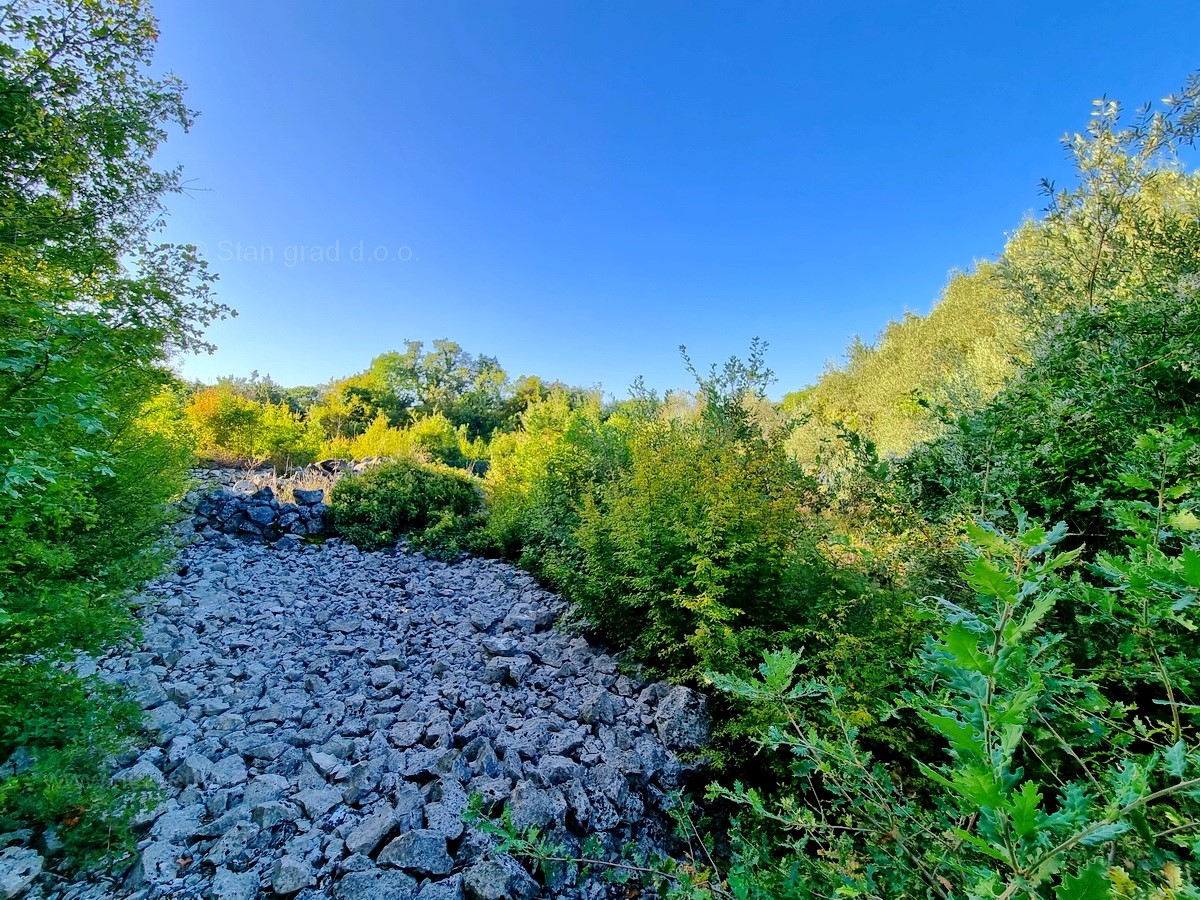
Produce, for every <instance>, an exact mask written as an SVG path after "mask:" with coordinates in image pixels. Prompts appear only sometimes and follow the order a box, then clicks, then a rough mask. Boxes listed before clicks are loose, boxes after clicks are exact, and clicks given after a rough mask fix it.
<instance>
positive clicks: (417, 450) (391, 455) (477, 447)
mask: <svg viewBox="0 0 1200 900" xmlns="http://www.w3.org/2000/svg"><path fill="white" fill-rule="evenodd" d="M321 455H322V456H326V457H336V458H343V459H370V458H372V457H378V458H382V459H397V458H400V457H405V456H412V457H417V458H420V459H426V460H432V461H435V462H440V463H445V464H446V465H448V466H457V467H459V468H467V467H469V466H470V465H472V464H473V463H475V462H478V461H480V460H483V459H486V458H487V445H486V444H485V443H484V441H483V440H482V439H479V438H476V439H474V440H472V439H471V438H470V437H468V436H467V427H466V426H465V425H460V426H459V427H457V428H455V427H454V426H453V425H452V424H451V423H450V420H449V419H447V418H446V417H445V416H443V415H442V414H441V413H434V414H433V415H432V416H423V417H421V418H419V419H417V420H416V421H414V422H413V423H412V424H411V425H408V426H407V427H404V428H393V427H392V426H391V425H389V424H388V419H387V416H385V415H383V413H380V414H379V415H378V416H376V417H375V419H374V421H372V422H371V424H370V425H369V426H367V429H366V430H365V431H364V432H363V433H362V434H360V435H358V436H357V437H353V438H334V439H333V440H331V441H327V442H326V443H325V445H324V447H323V448H322V450H321Z"/></svg>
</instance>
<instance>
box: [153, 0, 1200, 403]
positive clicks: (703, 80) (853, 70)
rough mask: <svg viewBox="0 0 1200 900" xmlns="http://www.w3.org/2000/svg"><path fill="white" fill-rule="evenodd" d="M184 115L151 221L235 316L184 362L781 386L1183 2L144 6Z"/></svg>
mask: <svg viewBox="0 0 1200 900" xmlns="http://www.w3.org/2000/svg"><path fill="white" fill-rule="evenodd" d="M157 10H158V15H159V18H160V22H161V28H162V36H161V39H160V42H159V52H158V58H157V61H158V63H159V64H160V65H161V66H163V67H164V68H169V69H171V70H173V71H174V72H176V74H178V75H180V76H181V77H182V78H183V79H184V80H185V81H186V82H187V83H188V84H189V86H190V89H189V92H188V98H189V102H190V104H191V105H192V106H193V107H195V108H197V109H198V110H199V111H200V117H199V118H198V120H197V122H196V126H195V128H194V129H193V130H192V132H191V133H190V134H187V135H181V136H178V137H175V138H172V140H171V142H170V143H169V145H168V146H167V147H166V149H165V151H164V153H163V158H164V160H165V161H169V162H180V163H182V164H183V165H184V166H185V171H186V177H187V179H188V180H189V185H190V188H191V190H190V191H189V193H188V195H186V196H180V197H176V198H174V199H173V200H172V201H171V211H172V217H171V222H170V226H169V229H168V235H167V236H168V238H169V239H171V240H176V241H181V242H193V243H197V244H199V245H201V246H202V247H205V248H207V256H208V259H209V260H210V263H211V266H212V268H213V269H214V270H215V271H217V272H218V273H219V274H220V282H219V283H218V288H219V293H220V297H221V299H222V300H223V301H224V302H226V303H229V304H231V305H232V306H234V307H236V308H237V309H238V310H239V312H240V315H239V317H238V318H236V319H233V320H230V321H227V322H224V323H222V324H220V325H218V326H216V327H214V328H213V329H212V331H211V334H210V336H211V338H212V339H213V340H214V341H215V342H216V343H217V344H218V345H219V347H220V349H219V351H218V352H217V353H216V354H215V355H214V356H209V357H198V358H193V359H188V360H184V361H183V363H182V369H183V372H184V374H185V375H187V376H189V377H200V378H206V379H211V378H214V377H216V376H218V375H222V374H248V373H249V372H250V371H251V370H253V369H257V370H258V371H259V372H261V373H264V374H265V373H269V374H271V375H272V376H273V377H275V378H276V379H277V380H279V381H281V382H283V383H285V384H313V383H320V382H323V381H326V380H328V379H330V378H332V377H336V376H340V375H346V374H350V373H352V372H355V371H359V370H361V369H363V368H365V367H366V365H367V363H368V361H369V360H370V359H371V357H373V356H374V355H376V354H378V353H380V352H383V351H385V350H389V349H394V348H401V347H402V342H403V341H404V339H406V338H414V339H424V340H430V339H433V338H439V337H449V338H451V339H453V340H456V341H458V342H459V343H460V344H462V345H463V346H464V347H465V348H466V349H468V350H469V351H472V352H476V353H487V354H491V355H495V356H498V357H499V358H500V360H501V362H502V363H503V364H504V365H505V367H506V368H507V369H508V370H509V372H510V373H511V374H513V375H517V374H539V375H542V376H544V377H548V378H561V379H563V380H565V381H568V382H571V383H575V384H584V385H590V384H595V383H601V384H603V386H604V387H605V389H606V390H608V391H610V392H612V393H615V394H618V395H623V394H624V391H625V388H626V387H627V386H628V384H629V383H630V382H631V381H632V380H633V379H634V377H635V376H637V375H639V374H643V375H645V376H646V377H647V381H648V383H650V384H651V385H653V386H657V387H670V386H675V385H682V384H685V383H686V381H687V377H686V374H685V373H684V372H683V370H682V366H681V364H680V361H679V357H678V354H677V351H676V348H677V347H678V345H679V344H681V343H683V344H687V345H688V347H689V350H690V351H691V353H692V355H693V357H694V358H695V359H696V360H697V361H698V362H703V363H707V362H709V361H715V360H720V359H724V358H726V357H728V356H729V355H730V354H734V353H742V352H744V350H745V349H746V347H747V345H748V344H749V342H750V340H751V338H753V337H755V336H761V337H762V338H764V339H765V340H767V341H768V342H769V344H770V352H769V362H770V364H771V365H772V367H773V368H774V369H775V371H776V372H777V374H778V375H779V384H778V385H777V391H776V392H777V393H783V392H785V391H787V390H791V389H794V388H797V387H800V386H802V385H804V384H805V383H807V382H810V381H812V380H813V379H814V378H815V377H816V376H817V375H818V374H819V373H820V371H821V369H822V368H823V366H824V363H825V361H826V360H828V359H830V358H835V357H837V356H838V355H839V354H840V353H841V351H842V349H843V348H844V346H845V345H846V342H847V340H848V338H850V337H851V336H852V335H854V334H860V335H862V336H864V337H871V336H873V335H874V334H875V333H876V332H878V330H879V329H880V328H882V326H883V325H884V324H885V323H886V322H887V320H888V319H889V318H892V317H895V316H897V315H900V314H901V313H903V312H904V310H906V309H912V310H917V311H926V310H927V309H928V308H929V306H930V304H931V303H932V302H933V300H934V298H935V297H936V296H937V293H938V291H939V290H940V288H941V287H942V285H943V284H944V283H945V281H946V278H947V275H948V273H949V272H950V270H952V269H954V268H956V267H957V268H962V267H967V266H969V265H970V264H971V263H972V261H973V260H975V259H980V258H987V257H991V256H994V255H995V254H996V253H997V252H998V251H999V250H1000V249H1001V247H1002V245H1003V241H1004V235H1005V232H1006V231H1009V230H1011V229H1012V228H1014V227H1015V226H1016V225H1017V224H1019V222H1020V221H1021V219H1022V218H1023V217H1024V216H1025V215H1027V214H1030V213H1032V212H1036V211H1037V210H1038V209H1039V208H1040V207H1041V206H1042V205H1043V200H1042V198H1041V197H1039V195H1038V191H1037V189H1038V182H1039V179H1040V178H1042V177H1043V176H1051V177H1062V176H1064V175H1065V174H1066V169H1065V163H1064V159H1063V152H1062V150H1061V148H1060V146H1059V144H1058V141H1059V139H1060V138H1061V137H1062V135H1063V133H1064V132H1065V131H1067V130H1069V129H1070V130H1074V129H1079V128H1082V127H1083V126H1084V125H1085V124H1086V120H1087V114H1088V111H1089V109H1090V101H1091V100H1092V99H1093V98H1095V97H1097V96H1100V95H1102V94H1105V93H1107V94H1108V95H1109V96H1112V97H1116V98H1119V99H1122V100H1123V101H1126V102H1127V104H1128V106H1130V107H1133V106H1136V105H1138V104H1140V103H1142V102H1145V101H1147V100H1155V99H1157V98H1160V97H1162V96H1164V95H1165V94H1167V93H1169V92H1171V91H1174V90H1175V89H1177V88H1178V87H1179V86H1181V85H1182V83H1183V82H1184V80H1185V78H1186V76H1187V74H1188V73H1189V72H1190V71H1193V70H1195V69H1197V68H1200V41H1198V40H1197V35H1198V34H1200V3H1198V2H1196V0H1188V2H1172V0H1166V2H1154V3H1139V2H1066V0H1055V2H1050V3H1046V2H1037V3H1034V2H1004V3H998V2H997V3H964V2H955V3H935V2H921V3H918V2H909V3H899V2H878V3H833V2H825V3H801V2H787V3H783V2H781V3H758V2H749V3H747V2H741V0H725V2H720V3H717V2H678V3H676V2H658V0H604V2H600V0H596V2H588V3H584V2H567V0H546V2H494V0H475V2H446V0H436V2H435V0H427V2H420V3H399V2H378V3H368V2H361V0H360V2H356V0H346V2H327V0H320V2H318V0H287V2H266V0H204V2H187V0H159V2H158V4H157Z"/></svg>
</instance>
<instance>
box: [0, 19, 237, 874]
mask: <svg viewBox="0 0 1200 900" xmlns="http://www.w3.org/2000/svg"><path fill="white" fill-rule="evenodd" d="M154 37H155V35H154V23H153V20H152V19H151V18H150V17H149V16H148V15H147V14H146V13H145V12H144V10H142V9H141V8H140V7H139V6H138V5H136V4H129V3H119V2H108V0H100V2H89V3H86V4H71V5H70V6H69V7H58V6H49V7H47V6H44V5H43V4H40V3H32V2H17V3H6V4H4V6H3V9H2V11H0V497H2V499H3V502H2V503H0V534H2V535H3V540H0V760H4V770H5V771H4V777H3V778H0V831H7V830H10V829H12V828H16V827H22V826H27V825H35V826H38V827H39V828H46V829H53V830H55V831H57V833H58V836H59V838H60V840H61V841H62V842H64V843H65V845H66V846H67V848H68V849H69V850H70V851H72V852H73V853H74V854H75V855H76V856H77V857H79V858H81V859H88V858H92V857H96V856H100V855H104V854H106V853H109V852H116V851H120V850H123V849H125V848H126V846H127V845H126V843H125V842H126V841H127V838H128V835H127V833H126V832H124V831H123V826H122V821H123V819H122V817H121V816H120V815H119V813H120V812H121V811H122V810H123V809H124V810H126V811H128V810H129V809H131V808H133V807H134V806H136V804H137V802H139V794H140V791H141V787H140V786H139V785H128V786H121V785H118V786H112V785H110V784H109V782H108V777H107V770H106V769H105V768H104V767H103V765H102V764H103V763H104V761H105V759H106V758H107V757H108V756H109V755H110V754H113V753H115V752H118V751H120V750H121V749H123V748H124V747H125V746H126V745H127V744H128V743H129V741H130V738H131V735H133V734H135V733H136V732H135V730H134V728H133V727H132V726H133V725H134V724H135V723H136V722H137V721H138V716H137V714H136V713H137V710H136V707H134V706H132V705H131V704H127V703H126V702H124V701H123V700H121V699H120V697H119V695H118V694H117V692H116V691H114V690H113V689H111V688H110V687H107V686H105V685H104V684H102V683H100V682H99V681H98V680H96V679H95V678H93V677H88V678H81V677H78V676H77V675H76V674H74V673H73V671H72V670H71V669H70V668H69V667H68V664H69V663H70V662H72V660H73V658H74V654H75V652H76V651H98V650H101V649H104V648H105V647H107V646H109V645H111V644H112V643H113V642H114V641H116V640H117V639H118V638H120V637H121V636H123V635H125V634H127V633H129V632H130V631H131V630H132V621H131V618H130V615H129V610H128V603H127V599H126V598H127V595H128V592H129V590H130V589H131V588H132V587H134V586H136V585H137V584H138V583H139V582H140V581H142V580H144V579H145V578H146V577H147V576H149V575H152V574H154V573H155V572H156V571H157V570H158V568H159V566H160V565H161V564H162V561H163V558H164V552H163V551H164V548H163V547H162V546H161V542H162V538H163V536H164V531H163V526H164V525H165V523H166V522H167V521H168V514H167V505H166V501H168V500H169V499H171V498H172V497H174V496H175V495H177V494H178V493H179V492H180V491H181V490H182V488H183V486H184V476H185V474H186V467H187V466H188V464H189V462H190V459H191V451H190V448H189V447H188V446H187V445H186V444H185V443H182V442H180V440H179V439H178V433H177V431H176V426H177V425H178V423H179V421H180V417H179V416H178V413H177V411H174V410H173V406H172V404H171V403H169V402H166V403H164V402H162V401H161V399H160V394H161V392H162V391H163V390H164V388H165V387H166V386H168V385H169V384H170V383H171V382H172V380H173V375H172V373H171V371H170V370H169V368H168V367H167V365H166V363H167V360H168V357H169V354H171V353H172V352H174V351H178V350H194V349H197V348H200V347H202V346H203V345H202V344H201V341H200V331H201V329H202V327H203V326H204V325H205V324H206V323H207V322H208V321H209V320H210V319H212V318H213V317H214V316H215V315H219V314H220V313H221V312H222V309H221V307H219V306H218V305H216V304H215V303H214V302H213V301H212V300H211V299H210V298H209V294H208V283H209V278H208V277H207V275H206V274H205V270H204V268H203V265H202V263H201V262H200V261H199V260H198V259H197V258H196V257H195V255H194V254H193V253H192V251H191V250H190V249H189V248H185V247H173V246H161V245H156V244H155V243H154V242H153V233H154V231H155V230H156V227H157V225H158V222H159V218H160V215H161V202H162V198H163V197H164V195H165V194H167V193H168V192H170V191H172V190H174V189H175V188H176V187H177V186H178V184H179V181H178V174H177V173H175V172H159V171H156V170H155V169H154V168H153V167H152V165H151V157H152V156H153V154H154V151H155V148H156V147H157V146H158V144H159V142H160V141H161V140H162V139H163V137H164V136H165V129H166V128H167V127H168V126H170V125H182V126H186V125H187V124H188V122H189V118H190V113H189V111H188V110H187V108H186V107H185V106H184V105H183V101H182V96H181V87H180V84H179V83H178V82H177V81H176V80H174V79H172V78H165V79H159V78H154V77H151V76H150V75H148V74H147V65H148V62H149V57H150V51H151V48H152V45H153V41H154Z"/></svg>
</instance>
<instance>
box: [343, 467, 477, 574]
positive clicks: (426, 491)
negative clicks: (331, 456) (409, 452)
mask: <svg viewBox="0 0 1200 900" xmlns="http://www.w3.org/2000/svg"><path fill="white" fill-rule="evenodd" d="M329 512H330V517H331V520H332V523H333V527H334V530H335V531H336V532H337V533H338V534H340V535H342V536H343V537H345V538H346V539H347V540H349V541H351V542H353V543H355V544H357V545H358V546H360V547H363V548H366V549H369V550H374V549H379V548H381V547H386V546H390V545H392V544H395V543H396V541H397V540H399V539H400V538H402V537H406V538H408V540H410V541H411V542H412V544H413V545H414V546H416V547H418V548H421V549H423V550H428V551H430V552H431V553H433V554H435V555H439V556H447V557H452V556H456V555H458V554H460V553H462V552H463V551H464V550H465V549H467V547H468V545H469V541H470V537H471V533H472V532H473V531H474V530H475V529H476V528H477V527H478V526H479V525H480V524H481V523H482V521H483V518H484V514H483V495H482V492H481V490H480V488H479V486H478V484H477V483H476V480H475V478H474V477H473V476H470V475H467V474H465V473H464V472H462V471H461V470H456V469H451V468H449V467H448V466H442V465H438V464H436V463H425V462H420V461H418V460H415V459H398V460H394V461H392V462H388V463H384V464H383V465H380V466H376V467H375V468H373V469H368V470H367V471H365V472H363V473H362V474H360V475H354V476H351V477H347V478H343V479H342V480H341V481H339V482H338V483H337V484H336V485H335V486H334V488H333V491H332V492H331V495H330V500H329Z"/></svg>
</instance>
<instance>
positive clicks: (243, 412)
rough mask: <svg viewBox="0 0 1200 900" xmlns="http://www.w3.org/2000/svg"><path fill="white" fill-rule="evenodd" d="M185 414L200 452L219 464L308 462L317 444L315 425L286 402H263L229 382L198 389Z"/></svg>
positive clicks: (289, 463)
mask: <svg viewBox="0 0 1200 900" xmlns="http://www.w3.org/2000/svg"><path fill="white" fill-rule="evenodd" d="M185 414H186V417H187V420H188V422H189V423H190V426H191V428H192V431H193V432H194V433H195V435H196V437H197V442H198V444H199V452H200V453H201V455H204V456H207V457H209V458H212V459H215V460H217V461H219V462H226V463H228V462H235V461H237V462H243V461H244V462H251V463H254V464H258V463H263V462H270V463H271V464H272V465H275V466H278V467H281V468H288V467H290V466H299V465H305V464H307V463H310V462H313V461H314V460H315V459H316V458H317V454H318V452H319V450H320V447H321V436H320V434H319V433H318V429H317V428H316V427H315V426H311V425H308V424H306V423H305V422H304V421H303V420H302V419H301V418H300V417H299V416H298V415H297V414H296V413H294V412H292V411H291V409H289V408H288V406H287V404H286V403H282V402H281V403H262V402H258V401H256V400H252V399H250V398H249V397H245V396H243V395H242V394H240V393H238V392H237V391H236V390H235V389H234V388H233V387H232V386H231V385H229V384H218V385H216V386H214V387H210V388H204V389H202V390H200V391H198V392H197V393H196V394H195V395H194V396H193V397H192V399H191V401H190V402H189V403H188V405H187V407H186V409H185Z"/></svg>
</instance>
